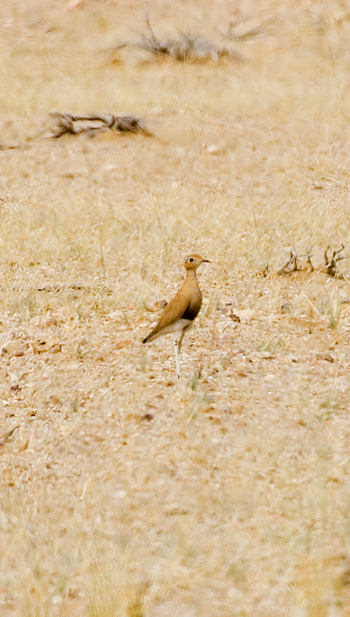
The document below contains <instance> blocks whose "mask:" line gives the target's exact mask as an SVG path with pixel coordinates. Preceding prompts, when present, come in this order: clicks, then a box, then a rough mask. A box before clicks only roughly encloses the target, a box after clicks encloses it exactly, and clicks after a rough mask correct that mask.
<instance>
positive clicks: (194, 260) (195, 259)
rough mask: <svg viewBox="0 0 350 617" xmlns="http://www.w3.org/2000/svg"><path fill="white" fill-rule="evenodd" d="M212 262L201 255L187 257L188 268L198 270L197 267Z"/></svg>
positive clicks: (186, 266)
mask: <svg viewBox="0 0 350 617" xmlns="http://www.w3.org/2000/svg"><path fill="white" fill-rule="evenodd" d="M203 263H207V264H210V261H209V259H203V257H201V256H200V255H188V257H186V259H185V264H184V266H185V268H186V270H197V268H198V267H199V266H200V265H201V264H203Z"/></svg>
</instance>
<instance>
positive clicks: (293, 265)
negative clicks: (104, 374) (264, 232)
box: [277, 244, 349, 279]
mask: <svg viewBox="0 0 350 617" xmlns="http://www.w3.org/2000/svg"><path fill="white" fill-rule="evenodd" d="M329 249H330V247H329V246H328V247H327V248H326V250H325V252H324V261H325V264H324V265H321V266H319V267H316V268H314V265H313V263H312V260H311V257H312V256H311V253H310V252H309V253H305V254H304V255H298V253H297V252H296V251H295V249H291V250H290V253H289V257H288V259H287V261H286V262H285V263H283V264H282V266H280V267H279V268H278V270H277V274H281V275H282V274H291V273H292V272H300V271H302V270H306V271H308V272H325V273H326V274H328V275H329V276H333V277H335V278H338V279H342V278H344V273H343V272H342V271H341V270H340V268H339V265H338V264H339V262H340V261H342V260H344V259H349V257H348V256H345V255H341V253H342V252H343V251H344V250H345V245H344V244H342V245H341V247H340V249H336V250H333V251H332V253H331V254H330V255H329V254H328V251H329ZM300 260H303V261H304V262H305V264H306V268H305V266H303V265H302V263H300Z"/></svg>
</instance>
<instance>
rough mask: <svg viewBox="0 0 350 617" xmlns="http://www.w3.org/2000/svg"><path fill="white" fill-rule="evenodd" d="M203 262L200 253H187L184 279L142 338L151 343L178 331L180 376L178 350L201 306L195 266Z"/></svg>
mask: <svg viewBox="0 0 350 617" xmlns="http://www.w3.org/2000/svg"><path fill="white" fill-rule="evenodd" d="M203 263H210V261H209V259H203V257H201V256H200V255H188V257H186V258H185V262H184V266H185V268H186V279H185V282H184V283H183V285H182V287H181V288H180V289H179V291H178V292H177V294H176V296H175V297H174V298H173V299H172V300H171V301H170V302H169V304H167V306H166V307H165V309H164V312H163V313H162V315H161V317H160V319H159V321H158V323H157V324H156V326H155V327H154V328H153V330H152V331H151V332H150V333H149V335H148V336H146V338H144V339H143V341H142V342H143V343H151V342H152V341H154V340H155V339H157V338H158V337H159V336H163V335H165V334H170V333H172V332H176V333H178V336H177V338H176V340H175V362H176V374H177V377H178V378H180V351H181V344H182V340H183V337H184V335H185V332H187V331H188V330H189V329H190V328H191V326H192V324H193V322H194V320H195V318H196V317H197V315H198V313H199V311H200V308H201V306H202V292H201V290H200V288H199V285H198V281H197V275H196V272H197V268H199V266H200V265H201V264H203Z"/></svg>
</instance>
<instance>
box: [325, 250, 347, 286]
mask: <svg viewBox="0 0 350 617" xmlns="http://www.w3.org/2000/svg"><path fill="white" fill-rule="evenodd" d="M344 249H345V246H344V244H342V245H341V247H340V249H337V250H336V251H333V253H332V257H330V258H329V257H328V250H329V246H327V248H326V250H325V252H324V260H325V264H326V265H325V270H326V273H327V274H329V276H334V277H335V278H344V275H343V273H342V272H340V270H339V266H338V262H339V261H342V259H347V257H345V256H344V255H340V253H342V252H343V250H344Z"/></svg>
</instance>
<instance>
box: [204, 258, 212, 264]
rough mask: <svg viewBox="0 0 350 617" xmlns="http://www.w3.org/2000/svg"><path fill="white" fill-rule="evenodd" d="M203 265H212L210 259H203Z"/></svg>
mask: <svg viewBox="0 0 350 617" xmlns="http://www.w3.org/2000/svg"><path fill="white" fill-rule="evenodd" d="M202 263H203V264H211V261H209V259H203V261H202Z"/></svg>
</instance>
